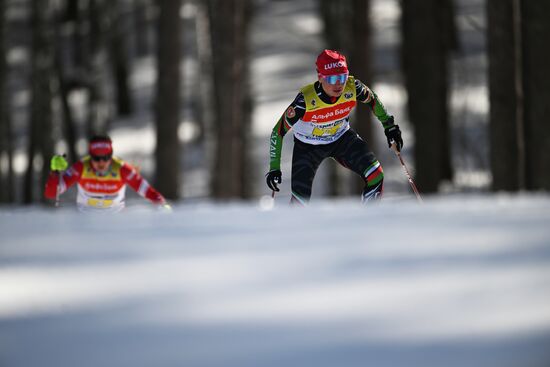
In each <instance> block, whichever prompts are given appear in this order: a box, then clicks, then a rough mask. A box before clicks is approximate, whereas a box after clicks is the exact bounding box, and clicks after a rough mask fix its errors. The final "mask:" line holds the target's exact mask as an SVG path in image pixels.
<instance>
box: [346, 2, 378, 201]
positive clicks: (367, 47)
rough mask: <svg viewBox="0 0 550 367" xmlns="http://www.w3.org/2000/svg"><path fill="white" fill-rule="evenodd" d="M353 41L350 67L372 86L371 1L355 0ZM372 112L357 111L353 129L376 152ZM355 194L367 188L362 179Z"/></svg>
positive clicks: (357, 181)
mask: <svg viewBox="0 0 550 367" xmlns="http://www.w3.org/2000/svg"><path fill="white" fill-rule="evenodd" d="M352 14H353V16H352V21H351V24H352V30H351V39H352V41H353V45H352V47H351V50H350V54H349V55H350V58H349V66H350V70H351V71H352V73H353V75H354V76H355V77H356V78H358V79H359V80H361V81H362V82H363V83H365V84H367V85H370V86H372V84H371V83H372V82H373V80H372V71H371V59H370V55H371V41H370V36H371V30H370V24H369V14H370V0H353V11H352ZM372 121H373V118H372V111H371V110H370V108H368V107H367V106H364V105H359V106H357V108H356V109H355V116H354V123H353V127H354V129H355V131H357V133H358V134H359V135H360V136H361V137H362V138H363V139H364V140H365V141H367V142H368V144H369V147H370V149H371V150H374V151H376V146H375V141H374V138H373V132H372V130H373V126H372ZM354 182H355V185H353V186H354V190H353V192H354V193H360V192H361V191H362V190H363V187H364V186H365V182H364V180H363V179H362V178H357V179H356V180H354Z"/></svg>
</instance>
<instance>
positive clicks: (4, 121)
mask: <svg viewBox="0 0 550 367" xmlns="http://www.w3.org/2000/svg"><path fill="white" fill-rule="evenodd" d="M5 27H6V1H5V0H0V203H8V202H10V201H11V200H12V199H13V197H10V196H11V195H10V194H13V193H12V192H10V191H9V187H10V181H11V174H10V172H9V167H10V164H9V163H8V164H7V167H4V164H3V163H4V159H7V160H10V158H11V157H10V154H9V149H8V148H9V144H10V143H9V142H10V140H11V134H10V130H11V129H10V126H9V125H10V123H11V121H10V113H9V103H8V94H7V93H6V79H7V74H8V70H7V63H6V48H7V47H6V31H5Z"/></svg>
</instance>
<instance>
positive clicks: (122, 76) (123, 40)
mask: <svg viewBox="0 0 550 367" xmlns="http://www.w3.org/2000/svg"><path fill="white" fill-rule="evenodd" d="M109 13H110V19H111V21H110V23H109V31H108V33H109V39H110V41H109V46H110V50H109V51H110V52H109V53H110V58H111V60H110V61H111V67H112V71H113V77H114V79H115V83H114V84H115V93H116V112H117V114H118V115H119V116H128V115H130V114H131V113H132V110H133V103H132V97H131V93H130V86H129V84H128V83H129V76H130V63H129V62H128V50H127V44H128V42H127V40H128V38H129V37H128V30H127V27H126V19H125V17H124V14H123V12H122V8H121V4H120V2H119V1H112V2H111V5H110V6H109Z"/></svg>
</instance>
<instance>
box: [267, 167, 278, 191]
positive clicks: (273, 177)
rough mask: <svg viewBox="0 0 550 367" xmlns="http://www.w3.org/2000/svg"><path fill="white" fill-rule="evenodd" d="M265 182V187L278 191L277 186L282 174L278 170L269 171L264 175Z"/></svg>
mask: <svg viewBox="0 0 550 367" xmlns="http://www.w3.org/2000/svg"><path fill="white" fill-rule="evenodd" d="M265 181H266V182H267V186H268V187H269V188H270V189H271V190H273V191H279V188H278V187H277V184H280V183H281V181H282V173H281V170H280V169H274V170H273V171H269V172H268V173H267V174H266V175H265Z"/></svg>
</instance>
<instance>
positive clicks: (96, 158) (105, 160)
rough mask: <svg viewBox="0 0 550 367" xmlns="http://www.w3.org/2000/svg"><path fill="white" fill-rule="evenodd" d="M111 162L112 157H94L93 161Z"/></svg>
mask: <svg viewBox="0 0 550 367" xmlns="http://www.w3.org/2000/svg"><path fill="white" fill-rule="evenodd" d="M110 160H111V156H110V155H93V156H92V161H94V162H99V161H104V162H108V161H110Z"/></svg>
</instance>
